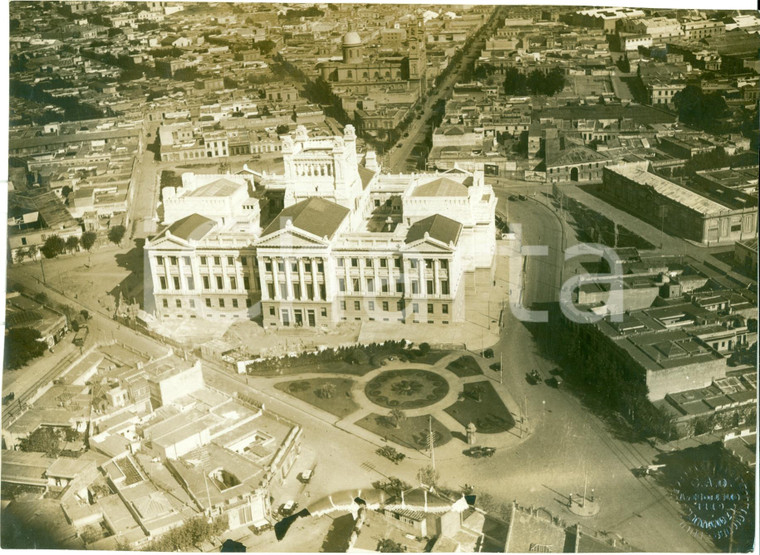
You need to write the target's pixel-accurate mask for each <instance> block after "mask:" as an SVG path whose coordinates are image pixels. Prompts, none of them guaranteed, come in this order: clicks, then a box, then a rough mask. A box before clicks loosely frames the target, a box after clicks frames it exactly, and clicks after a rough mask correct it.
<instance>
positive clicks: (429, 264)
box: [425, 258, 433, 270]
mask: <svg viewBox="0 0 760 555" xmlns="http://www.w3.org/2000/svg"><path fill="white" fill-rule="evenodd" d="M425 268H427V269H428V270H432V269H433V259H432V258H426V259H425Z"/></svg>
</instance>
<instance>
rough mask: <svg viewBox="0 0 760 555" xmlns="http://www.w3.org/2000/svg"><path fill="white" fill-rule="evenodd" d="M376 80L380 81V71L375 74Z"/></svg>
mask: <svg viewBox="0 0 760 555" xmlns="http://www.w3.org/2000/svg"><path fill="white" fill-rule="evenodd" d="M375 79H380V72H379V71H376V72H375Z"/></svg>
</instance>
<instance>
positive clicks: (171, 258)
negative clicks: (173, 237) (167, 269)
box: [169, 256, 177, 266]
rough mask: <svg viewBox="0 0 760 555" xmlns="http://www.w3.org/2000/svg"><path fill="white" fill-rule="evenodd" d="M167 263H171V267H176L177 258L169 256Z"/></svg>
mask: <svg viewBox="0 0 760 555" xmlns="http://www.w3.org/2000/svg"><path fill="white" fill-rule="evenodd" d="M169 262H170V263H171V265H172V266H176V265H177V257H176V256H170V257H169Z"/></svg>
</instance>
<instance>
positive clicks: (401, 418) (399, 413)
mask: <svg viewBox="0 0 760 555" xmlns="http://www.w3.org/2000/svg"><path fill="white" fill-rule="evenodd" d="M388 416H389V418H390V420H391V422H393V427H394V428H400V427H401V424H403V423H404V422H406V413H405V412H404V411H403V410H401V409H398V408H396V409H391V412H390V413H389V414H388Z"/></svg>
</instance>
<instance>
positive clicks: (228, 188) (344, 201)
mask: <svg viewBox="0 0 760 555" xmlns="http://www.w3.org/2000/svg"><path fill="white" fill-rule="evenodd" d="M282 154H283V162H284V166H285V167H284V173H283V174H282V175H279V174H277V175H268V174H266V173H263V174H259V173H256V172H253V171H244V172H241V174H237V175H196V174H185V175H183V176H182V186H181V187H176V188H166V189H164V192H163V213H164V222H163V223H164V225H165V227H164V228H163V230H162V231H161V232H160V233H159V234H158V235H157V236H155V237H153V238H151V239H150V240H149V241H148V242H146V247H145V249H146V254H147V258H148V260H149V264H150V274H151V280H152V285H153V298H154V304H155V313H156V316H157V317H159V318H204V319H207V320H216V319H223V318H226V319H233V318H259V317H260V318H261V320H262V323H263V325H264V326H265V327H278V326H312V327H313V326H323V325H328V326H329V325H332V324H334V323H337V322H340V321H344V320H376V321H381V322H382V321H384V322H422V323H426V322H427V323H438V324H448V323H450V322H457V321H462V320H463V319H464V314H465V295H464V275H465V272H469V271H473V270H474V269H475V268H490V267H491V265H492V262H493V256H494V252H495V241H496V230H495V225H494V216H495V210H496V196H495V195H494V192H493V190H492V189H491V187H490V186H489V185H485V184H484V181H483V174H482V172H475V173H470V172H465V171H462V170H459V169H453V170H449V171H447V172H445V173H423V174H396V175H391V174H384V173H382V171H381V168H380V166H379V164H378V161H377V157H376V156H375V153H374V152H367V153H366V154H365V155H363V156H362V155H359V154H358V153H357V151H356V135H355V133H354V128H353V127H352V126H351V125H347V126H346V128H345V131H344V135H343V136H342V137H340V136H338V137H309V136H308V134H307V132H306V129H305V128H303V127H299V128H298V129H297V130H296V133H295V137H290V136H286V137H283V138H282Z"/></svg>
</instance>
